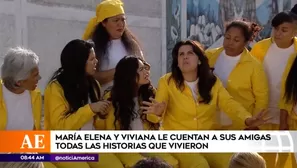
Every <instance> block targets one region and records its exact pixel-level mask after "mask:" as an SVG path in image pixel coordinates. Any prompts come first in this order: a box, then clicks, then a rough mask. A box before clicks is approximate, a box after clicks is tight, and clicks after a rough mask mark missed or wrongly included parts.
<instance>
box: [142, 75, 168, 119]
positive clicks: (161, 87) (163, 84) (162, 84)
mask: <svg viewBox="0 0 297 168" xmlns="http://www.w3.org/2000/svg"><path fill="white" fill-rule="evenodd" d="M168 97H169V96H168V86H167V79H166V78H165V76H163V77H161V78H160V80H159V84H158V88H157V91H156V97H155V100H156V101H157V102H163V101H164V102H165V103H166V104H167V103H168ZM165 112H166V110H165V111H164V113H165ZM164 113H163V114H164ZM161 119H162V117H159V116H156V115H154V114H148V115H147V120H148V121H150V122H152V123H159V122H160V121H161Z"/></svg>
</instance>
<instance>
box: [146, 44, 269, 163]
mask: <svg viewBox="0 0 297 168" xmlns="http://www.w3.org/2000/svg"><path fill="white" fill-rule="evenodd" d="M172 58H173V61H172V72H171V73H168V74H166V75H164V76H163V77H161V79H160V81H159V85H158V88H157V93H156V98H155V100H153V99H151V100H152V102H146V101H144V102H143V104H144V105H146V106H143V107H142V109H143V110H145V113H147V114H150V115H148V119H149V120H151V121H156V120H155V118H156V117H159V122H160V121H162V122H161V129H163V130H215V129H218V128H220V123H219V122H218V120H217V108H218V107H219V108H220V109H222V111H224V112H225V113H226V114H228V115H229V117H230V118H231V119H233V121H234V122H235V123H237V124H239V125H242V126H247V127H255V126H259V125H261V124H263V123H264V122H265V121H266V119H263V117H264V115H265V112H264V111H262V112H260V113H258V114H257V115H256V116H254V117H252V115H251V114H250V113H249V112H248V111H247V110H246V109H245V108H244V107H242V106H241V105H240V104H239V103H237V102H236V101H235V100H234V99H233V98H232V97H231V96H230V95H229V93H228V92H227V91H226V89H225V88H224V87H223V85H222V83H221V81H220V80H219V79H218V78H217V77H216V76H215V75H213V73H212V71H211V69H210V67H209V64H208V59H207V57H206V56H205V54H204V51H203V49H202V47H201V46H200V44H199V43H198V42H195V41H191V40H187V41H180V42H178V43H177V44H176V45H175V47H174V48H173V51H172ZM172 155H173V156H174V157H175V158H177V159H178V161H179V165H180V167H185V168H186V167H187V168H188V167H191V166H192V167H199V168H209V167H212V168H216V167H218V168H227V167H228V165H229V160H230V157H231V155H228V156H226V157H222V156H221V155H220V154H218V155H212V157H211V158H207V160H206V159H204V157H203V156H202V155H200V154H186V153H185V154H172ZM207 161H208V162H207ZM214 162H215V163H214Z"/></svg>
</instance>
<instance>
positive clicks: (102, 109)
mask: <svg viewBox="0 0 297 168" xmlns="http://www.w3.org/2000/svg"><path fill="white" fill-rule="evenodd" d="M110 105H111V102H110V101H107V100H101V101H98V102H96V103H92V104H90V107H91V109H92V111H93V112H94V113H96V115H98V116H99V118H102V119H104V118H105V117H106V116H107V113H108V111H107V110H108V108H109V106H110Z"/></svg>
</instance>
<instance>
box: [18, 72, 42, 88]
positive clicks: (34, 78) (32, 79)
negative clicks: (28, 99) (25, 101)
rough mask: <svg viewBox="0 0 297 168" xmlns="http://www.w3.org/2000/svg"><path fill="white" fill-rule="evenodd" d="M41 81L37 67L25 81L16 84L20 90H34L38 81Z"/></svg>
mask: <svg viewBox="0 0 297 168" xmlns="http://www.w3.org/2000/svg"><path fill="white" fill-rule="evenodd" d="M40 79H41V77H40V75H39V69H38V67H35V68H33V69H32V70H31V73H30V75H29V77H28V78H27V79H25V80H21V81H19V82H17V84H18V85H19V86H20V88H22V89H25V90H30V91H32V90H35V89H36V88H37V84H38V81H39V80H40Z"/></svg>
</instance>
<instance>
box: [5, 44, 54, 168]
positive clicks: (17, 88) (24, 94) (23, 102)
mask: <svg viewBox="0 0 297 168" xmlns="http://www.w3.org/2000/svg"><path fill="white" fill-rule="evenodd" d="M38 64H39V58H38V56H37V55H36V54H35V53H34V52H33V51H31V50H28V49H24V48H21V47H17V48H11V49H9V50H8V52H7V54H6V55H5V56H4V62H3V64H2V66H1V80H0V130H40V129H41V111H42V99H41V93H40V91H39V90H38V89H37V83H38V81H39V80H40V79H41V77H40V76H39V69H38ZM44 167H45V168H53V167H55V166H54V165H52V164H51V163H45V164H44Z"/></svg>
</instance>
